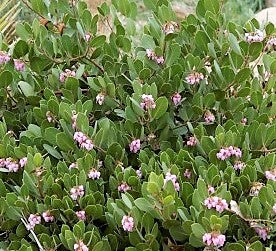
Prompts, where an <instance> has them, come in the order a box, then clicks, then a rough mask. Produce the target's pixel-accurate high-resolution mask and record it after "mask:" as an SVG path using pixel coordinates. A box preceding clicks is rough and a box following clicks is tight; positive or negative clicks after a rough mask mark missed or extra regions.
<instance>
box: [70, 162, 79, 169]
mask: <svg viewBox="0 0 276 251" xmlns="http://www.w3.org/2000/svg"><path fill="white" fill-rule="evenodd" d="M73 168H78V166H77V163H76V162H74V163H71V164H70V166H69V169H73Z"/></svg>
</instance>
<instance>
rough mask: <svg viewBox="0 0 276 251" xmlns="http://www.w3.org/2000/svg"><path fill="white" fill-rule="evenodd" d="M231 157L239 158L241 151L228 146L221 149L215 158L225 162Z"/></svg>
mask: <svg viewBox="0 0 276 251" xmlns="http://www.w3.org/2000/svg"><path fill="white" fill-rule="evenodd" d="M231 156H235V157H236V158H241V156H242V151H241V149H240V148H238V147H233V146H229V147H226V148H221V149H220V151H219V152H218V153H217V158H218V159H220V160H225V159H227V158H230V157H231Z"/></svg>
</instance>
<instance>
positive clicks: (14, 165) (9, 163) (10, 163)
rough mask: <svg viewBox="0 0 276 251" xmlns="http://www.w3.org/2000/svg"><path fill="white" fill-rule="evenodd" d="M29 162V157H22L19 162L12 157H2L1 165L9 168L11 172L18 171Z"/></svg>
mask: <svg viewBox="0 0 276 251" xmlns="http://www.w3.org/2000/svg"><path fill="white" fill-rule="evenodd" d="M26 164H27V157H24V158H21V159H20V160H19V161H18V162H17V161H16V160H14V159H12V158H6V159H0V167H4V168H6V169H8V171H9V172H10V173H12V172H13V173H16V172H17V171H18V170H19V168H20V167H21V168H23V167H24V166H25V165H26Z"/></svg>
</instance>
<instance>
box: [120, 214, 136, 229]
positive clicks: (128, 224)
mask: <svg viewBox="0 0 276 251" xmlns="http://www.w3.org/2000/svg"><path fill="white" fill-rule="evenodd" d="M122 226H123V229H124V230H125V231H127V232H132V231H133V228H134V219H133V217H131V216H127V215H124V216H123V219H122Z"/></svg>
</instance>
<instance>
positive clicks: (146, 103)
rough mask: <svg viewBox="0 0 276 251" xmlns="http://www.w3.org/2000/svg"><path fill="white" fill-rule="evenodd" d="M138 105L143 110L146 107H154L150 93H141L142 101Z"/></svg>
mask: <svg viewBox="0 0 276 251" xmlns="http://www.w3.org/2000/svg"><path fill="white" fill-rule="evenodd" d="M140 106H141V108H142V109H144V110H148V109H154V108H155V107H156V104H155V101H154V99H153V97H152V95H146V94H143V95H142V102H141V103H140Z"/></svg>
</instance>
